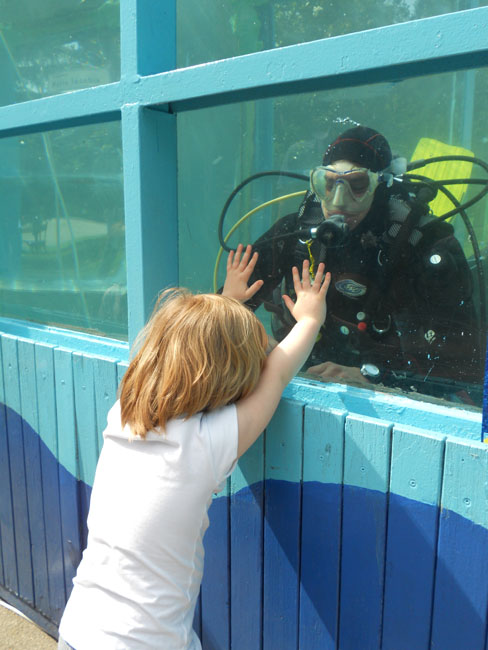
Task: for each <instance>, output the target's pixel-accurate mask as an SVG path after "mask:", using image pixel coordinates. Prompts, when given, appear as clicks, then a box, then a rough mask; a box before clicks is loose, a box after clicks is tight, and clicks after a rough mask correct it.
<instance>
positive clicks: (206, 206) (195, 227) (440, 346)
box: [178, 69, 488, 406]
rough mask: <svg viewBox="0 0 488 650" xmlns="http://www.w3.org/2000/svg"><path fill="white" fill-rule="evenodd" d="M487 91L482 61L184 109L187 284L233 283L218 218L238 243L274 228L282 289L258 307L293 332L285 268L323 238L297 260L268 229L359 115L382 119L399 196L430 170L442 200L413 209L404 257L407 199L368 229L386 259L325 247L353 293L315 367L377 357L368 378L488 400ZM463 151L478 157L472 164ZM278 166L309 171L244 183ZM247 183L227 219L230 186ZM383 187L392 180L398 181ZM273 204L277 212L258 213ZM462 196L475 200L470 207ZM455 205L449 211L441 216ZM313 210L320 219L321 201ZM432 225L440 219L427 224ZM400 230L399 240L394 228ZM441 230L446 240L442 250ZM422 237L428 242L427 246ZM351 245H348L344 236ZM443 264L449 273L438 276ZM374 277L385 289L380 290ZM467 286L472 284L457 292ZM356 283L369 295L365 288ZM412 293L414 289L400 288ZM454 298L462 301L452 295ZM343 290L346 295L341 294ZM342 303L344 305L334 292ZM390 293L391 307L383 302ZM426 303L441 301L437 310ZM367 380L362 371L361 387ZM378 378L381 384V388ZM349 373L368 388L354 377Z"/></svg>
mask: <svg viewBox="0 0 488 650" xmlns="http://www.w3.org/2000/svg"><path fill="white" fill-rule="evenodd" d="M487 91H488V71H487V70H486V69H480V70H472V71H466V72H456V73H449V74H440V75H435V76H430V77H424V78H417V79H411V80H406V81H403V82H399V83H383V84H377V85H370V86H363V87H357V88H344V89H339V90H333V91H327V92H317V93H312V94H301V95H294V96H287V97H277V98H275V99H265V100H260V101H257V102H248V103H241V104H234V105H229V106H222V107H218V108H208V109H202V110H196V111H192V112H188V113H183V114H181V115H180V116H179V117H178V145H179V148H178V160H179V233H180V249H179V259H180V270H179V272H180V281H181V283H182V284H184V285H186V286H189V287H190V288H191V289H195V290H200V291H213V290H217V289H219V287H221V286H222V283H223V279H224V270H225V258H226V253H225V252H224V253H223V254H222V253H221V252H220V243H219V223H220V236H221V237H222V238H226V240H227V244H228V245H230V246H235V245H236V244H237V243H238V242H242V243H244V244H247V243H254V242H256V240H258V239H259V238H260V237H262V236H263V235H264V234H265V233H267V235H266V236H267V237H268V238H269V239H270V243H269V245H268V246H266V245H265V244H262V245H261V248H260V249H259V250H260V251H261V252H260V254H261V257H263V258H267V261H268V266H267V267H265V269H264V271H263V272H265V277H264V278H263V279H265V281H266V282H268V281H269V287H270V289H273V288H274V289H275V291H268V294H267V296H266V302H267V304H266V305H265V304H262V305H261V306H260V307H259V309H258V310H257V312H256V313H257V314H258V316H259V317H260V318H261V319H262V320H263V322H264V323H265V325H266V327H267V329H268V332H269V334H270V336H273V337H274V338H277V339H279V338H280V337H281V336H283V335H284V333H286V331H287V327H288V325H289V323H288V320H287V319H286V318H285V319H284V321H283V320H282V304H281V293H282V292H283V290H284V289H285V286H284V285H283V283H282V282H281V277H280V271H279V268H280V264H281V267H282V268H284V269H285V270H286V269H288V270H289V269H290V267H291V266H292V264H293V263H296V260H297V259H299V258H300V255H302V257H303V256H308V255H309V253H308V252H307V251H308V249H307V240H308V239H311V236H306V233H305V234H302V235H301V236H300V237H295V239H294V240H293V241H294V242H295V243H296V246H297V249H299V252H298V253H297V254H296V255H295V252H294V247H293V246H291V249H292V253H291V254H290V255H289V256H288V257H287V258H286V259H285V260H282V258H281V257H280V255H281V251H280V247H281V248H287V249H289V247H290V244H289V243H288V242H290V241H291V240H289V239H287V238H286V237H282V238H281V239H280V237H277V236H275V235H276V233H273V232H271V233H270V232H269V231H270V228H272V227H273V225H274V224H276V222H277V221H278V220H279V219H280V218H282V217H285V216H286V215H293V214H296V213H297V211H298V209H299V206H300V204H301V201H302V199H303V195H304V193H305V191H306V190H307V188H308V187H309V182H308V176H309V172H310V170H311V169H313V168H315V167H316V166H320V165H321V164H322V157H323V154H324V151H325V150H326V148H327V146H328V144H329V143H330V142H332V141H334V140H335V138H337V136H338V135H339V134H341V133H342V132H344V131H345V130H346V129H349V128H354V127H355V126H357V125H358V124H361V125H367V126H369V127H372V128H374V129H376V130H378V131H380V132H381V133H382V134H383V135H384V136H385V138H386V139H387V140H388V142H389V144H390V147H391V150H392V152H393V155H394V156H395V157H396V163H395V164H396V168H395V169H396V171H394V173H395V174H396V175H397V180H396V181H395V186H394V188H395V189H396V190H398V192H395V193H398V195H399V196H400V198H402V200H404V199H405V198H406V199H407V200H411V199H412V200H413V199H414V198H415V195H416V192H418V191H419V188H420V186H414V187H412V188H411V189H409V188H410V185H409V183H415V182H417V183H418V182H421V180H419V178H414V176H413V175H416V176H417V177H418V176H425V177H426V180H425V183H426V184H427V190H429V188H430V190H429V191H431V192H432V196H433V195H434V194H435V195H436V196H435V198H432V196H430V195H427V199H431V200H430V202H429V203H428V206H429V208H430V211H431V214H428V213H427V208H425V205H426V204H425V202H424V208H423V210H424V213H425V214H424V213H422V214H420V212H421V209H420V208H419V214H420V216H415V220H416V221H415V224H414V225H415V227H412V229H411V230H412V232H409V233H408V236H406V232H407V231H406V230H404V231H402V235H401V236H402V238H403V237H405V238H406V240H407V242H406V244H405V246H406V247H405V248H402V247H401V246H400V247H399V248H396V249H395V250H396V251H399V252H395V255H393V257H394V260H393V261H389V260H387V256H388V255H389V251H391V250H393V248H392V247H393V246H394V244H395V232H394V231H397V232H398V230H399V228H400V225H401V222H402V218H403V217H402V214H403V213H402V214H400V212H401V208H399V207H398V206H397V208H396V209H397V212H396V213H395V214H393V215H391V214H390V210H392V208H390V207H389V208H388V212H387V211H386V208H385V209H384V210H383V212H382V214H381V216H380V218H381V219H383V221H382V222H381V223H382V226H381V228H379V226H378V225H377V224H378V223H379V222H377V224H376V227H374V228H373V227H371V228H369V227H368V228H367V229H366V230H365V232H364V233H363V237H362V240H361V242H359V244H358V241H356V246H357V245H360V247H361V251H360V253H359V254H358V259H359V258H361V256H362V255H363V253H364V255H365V256H366V257H367V258H368V259H369V260H370V262H371V264H372V266H373V267H374V271H372V272H371V273H370V271H369V270H368V269H369V267H367V268H366V269H365V268H364V265H363V266H361V265H359V266H358V265H354V264H352V265H349V266H348V265H345V266H344V268H340V261H341V258H343V259H347V256H348V255H349V253H348V252H347V249H346V248H344V249H342V250H343V252H341V249H340V248H336V249H335V250H332V248H330V246H331V244H330V245H329V244H328V243H326V244H324V246H325V248H327V246H329V249H328V250H327V251H326V253H325V254H324V259H325V261H326V264H327V263H330V264H333V265H335V268H332V267H331V270H333V271H334V270H335V279H334V281H335V282H338V281H339V280H341V279H342V280H350V281H351V282H350V283H349V285H347V283H346V284H343V285H340V286H341V287H342V288H343V291H345V293H343V294H342V300H343V302H344V303H345V304H343V305H342V306H341V305H335V307H334V310H332V309H329V316H328V328H329V330H328V331H327V330H326V331H325V332H324V334H323V336H329V337H330V339H332V338H334V349H333V350H331V349H328V348H327V347H326V348H325V351H323V352H319V353H318V354H316V355H315V356H314V358H313V359H311V360H309V363H308V365H313V366H316V365H320V363H322V362H327V361H333V360H335V362H336V363H337V364H339V363H340V362H341V363H340V365H346V366H349V367H352V368H356V369H357V370H358V372H359V369H360V368H361V367H362V365H363V363H366V362H370V363H371V364H372V365H375V366H377V367H378V368H379V370H380V376H379V377H376V378H375V377H371V378H369V379H368V380H367V381H368V385H374V386H378V387H379V388H380V389H381V388H384V389H385V390H393V391H396V392H402V393H408V394H411V395H419V396H428V397H429V399H430V398H433V399H436V398H440V399H443V400H447V401H450V402H456V401H457V402H461V403H463V404H464V405H474V406H480V403H481V394H482V385H481V377H482V375H483V367H484V358H485V331H486V327H485V326H486V312H487V306H486V301H487V299H486V294H487V279H486V277H487V275H488V274H487V269H486V262H485V260H486V257H487V256H486V250H487V246H488V227H487V224H488V214H487V210H488V204H487V201H486V198H485V197H484V193H485V191H487V189H488V186H487V179H488V174H487V169H488V165H487V161H488V138H487V136H486V133H485V131H484V130H483V129H484V127H483V125H484V124H486V102H485V97H486V93H487ZM453 156H454V158H452V157H453ZM463 156H464V157H466V158H467V159H468V160H463ZM430 157H440V159H439V160H438V161H437V162H435V163H432V164H430V165H429V166H427V167H416V168H415V169H412V170H411V172H410V178H408V177H406V176H405V175H404V174H403V173H402V172H403V170H404V166H405V165H406V164H407V163H409V164H410V163H411V161H412V160H414V159H415V160H416V159H419V158H430ZM402 159H403V160H402ZM268 171H276V172H282V171H286V172H291V173H293V174H295V175H297V176H298V178H296V177H286V176H280V175H266V176H263V177H259V178H256V179H254V180H251V181H250V182H246V181H247V180H248V179H250V178H251V177H252V176H253V175H255V174H258V173H261V172H268ZM439 181H452V182H451V183H444V184H442V183H440V182H439ZM243 182H245V184H244V185H243V186H242V187H241V189H240V190H239V191H238V192H237V193H236V194H235V196H234V198H233V199H232V201H231V202H230V204H229V205H228V206H227V210H226V212H225V214H224V213H223V208H224V206H225V205H226V202H227V201H228V199H229V198H230V197H231V193H232V192H233V190H234V189H235V188H237V187H238V186H239V185H240V184H241V183H243ZM383 186H385V187H386V180H385V181H384V183H383V185H382V187H383ZM443 188H444V190H446V193H444V191H443ZM405 191H406V192H407V194H408V196H407V197H405ZM423 197H424V198H425V194H423ZM268 202H269V205H268ZM263 204H266V205H265V207H264V208H262V209H261V208H260V209H259V210H257V211H256V209H257V208H258V207H260V206H261V207H262V206H263ZM459 204H461V206H462V205H464V204H467V205H466V208H465V209H464V210H459V209H458V208H459ZM266 206H267V207H266ZM315 207H316V208H317V206H315ZM318 209H319V211H320V206H319V207H318ZM452 211H454V212H453V214H452V215H451V216H450V217H446V218H442V219H440V217H443V215H446V214H447V213H449V212H452ZM318 214H319V215H321V212H319V213H318ZM313 218H314V219H316V220H317V218H318V217H317V210H316V211H315V216H314V217H313ZM312 221H313V219H312ZM321 221H322V219H321V218H320V219H319V223H320V222H321ZM393 221H396V222H397V223H398V226H397V225H395V224H394V223H393ZM430 222H432V224H433V225H427V224H429V223H430ZM441 222H442V224H443V225H440V224H441ZM290 223H291V224H295V225H294V226H293V227H292V226H291V225H290V226H288V231H290V230H291V231H292V232H293V228H295V229H296V228H297V226H296V222H294V221H293V219H292V221H291V222H290ZM312 225H313V224H312ZM392 226H394V228H393V230H392V231H391V233H390V235H389V239H388V236H387V235H386V234H385V233H386V232H387V230H389V229H390V227H392ZM424 226H426V227H425V228H424ZM300 227H301V226H300ZM303 227H304V228H307V227H308V226H307V224H305V225H304V226H303ZM422 228H424V229H423V230H422ZM419 229H420V230H419ZM414 231H416V232H414ZM417 231H418V232H417ZM307 232H308V231H307ZM278 234H280V235H281V234H282V231H278ZM349 234H350V235H351V234H352V233H351V232H349ZM273 236H275V239H274V240H272V237H273ZM291 239H293V237H292V238H291ZM298 239H301V240H302V241H301V242H298ZM387 239H388V241H386V240H387ZM440 239H443V240H445V241H444V242H443V244H442V245H439V246H438V247H436V246H437V244H436V242H437V241H438V240H440ZM409 240H410V241H409ZM417 240H421V242H422V243H421V245H419V246H420V247H419V248H417V249H416V248H415V246H417V244H418V241H417ZM327 241H329V240H327ZM342 245H344V246H346V244H343V243H340V244H337V246H342ZM347 246H349V244H347ZM313 250H314V254H315V261H316V262H317V260H318V259H319V258H320V256H321V255H322V253H321V252H320V251H317V245H316V244H315V245H314V249H313ZM380 250H381V253H380ZM419 252H422V254H420V253H419ZM417 253H419V254H417ZM395 256H396V257H395ZM426 256H427V257H426ZM310 259H311V258H310ZM378 260H379V262H378ZM354 261H355V260H352V261H351V262H354ZM414 262H415V264H416V265H417V267H416V268H415V269H414V268H413V264H414ZM381 265H384V266H385V269H386V267H388V272H386V271H385V272H383V270H382V267H381ZM346 266H347V268H346ZM444 267H445V271H446V273H445V274H444V273H443V272H439V270H440V269H442V268H444ZM276 269H278V271H277V270H276ZM274 274H276V275H274ZM368 274H369V275H368ZM365 275H366V276H367V277H364V276H365ZM271 276H273V277H271ZM339 276H340V277H339ZM278 280H279V281H278ZM394 284H395V285H396V289H395V290H394V291H393V289H392V286H393V285H394ZM346 285H347V286H346ZM372 285H374V292H376V293H374V292H373V289H371V290H370V287H372ZM460 285H462V287H463V289H462V291H461V292H460V293H459V296H458V295H457V293H456V291H457V289H458V288H459V286H460ZM364 286H366V287H367V289H368V290H370V294H369V295H370V296H373V298H372V299H371V300H370V301H369V302H366V303H365V301H364V300H363V299H362V298H361V292H362V291H363V289H362V287H364ZM344 287H345V289H344ZM348 287H349V288H348ZM354 290H357V291H359V295H358V296H356V297H355V296H354ZM402 290H404V294H405V295H404V296H400V293H401V291H402ZM392 291H393V293H394V294H395V295H394V296H393V297H391V293H392ZM348 292H349V294H350V295H349V294H348ZM351 292H352V293H351ZM336 294H337V289H336ZM453 296H457V298H456V301H455V302H454V303H452V300H453V299H454V298H453ZM339 298H341V296H340V295H339V296H338V295H336V299H337V300H336V302H338V301H339ZM330 301H331V305H332V292H331V297H330ZM381 301H383V302H385V304H381V305H380V303H381ZM464 303H465V304H464ZM468 303H469V304H468ZM380 307H381V313H380V309H379V308H380ZM426 310H430V311H429V314H430V316H428V317H427V316H426V313H424V312H426ZM363 312H364V313H363ZM360 323H364V324H363V325H361V324H360ZM375 330H378V331H375ZM382 330H384V331H382ZM369 334H371V336H370V337H369V339H368V338H367V337H368V336H369ZM419 337H420V338H419ZM446 340H447V344H446V343H445V341H446ZM368 346H369V347H370V351H369V352H368V351H367V347H368ZM358 350H360V352H358ZM461 350H462V352H460V351H461ZM346 352H347V353H346ZM429 355H430V356H429ZM375 362H376V363H375ZM395 375H396V376H395ZM309 376H310V375H309ZM362 377H363V375H360V376H359V375H356V378H358V379H359V381H360V382H361V381H362V379H361V378H362ZM322 379H326V377H322ZM336 379H339V380H341V377H340V376H338V377H336ZM372 380H379V381H378V383H377V384H373V383H372ZM347 381H348V382H349V383H356V382H355V381H354V379H351V380H349V379H348V380H347Z"/></svg>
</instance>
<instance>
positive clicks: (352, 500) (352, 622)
mask: <svg viewBox="0 0 488 650" xmlns="http://www.w3.org/2000/svg"><path fill="white" fill-rule="evenodd" d="M343 504H344V505H343V522H342V560H341V596H340V624H339V626H340V628H339V643H340V648H341V650H359V649H361V650H377V649H378V648H379V647H380V642H381V614H382V609H383V584H384V560H385V535H386V507H387V496H386V494H384V493H382V492H377V491H375V490H365V489H363V488H358V487H353V486H349V485H345V486H344V493H343Z"/></svg>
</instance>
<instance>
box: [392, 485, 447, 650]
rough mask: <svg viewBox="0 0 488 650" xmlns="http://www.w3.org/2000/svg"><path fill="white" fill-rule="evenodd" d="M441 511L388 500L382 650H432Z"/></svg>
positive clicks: (395, 498) (398, 498)
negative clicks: (434, 589) (429, 648)
mask: <svg viewBox="0 0 488 650" xmlns="http://www.w3.org/2000/svg"><path fill="white" fill-rule="evenodd" d="M437 533H438V508H437V507H433V506H431V505H426V504H424V503H419V502H418V501H413V500H411V499H407V498H405V497H401V496H398V495H396V494H391V495H390V500H389V507H388V541H387V555H386V577H385V604H384V623H383V645H382V650H412V648H428V646H429V637H430V627H431V625H430V624H431V615H432V596H433V588H434V573H435V561H436V558H435V556H436V547H437Z"/></svg>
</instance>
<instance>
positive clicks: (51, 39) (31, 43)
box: [0, 0, 120, 105]
mask: <svg viewBox="0 0 488 650" xmlns="http://www.w3.org/2000/svg"><path fill="white" fill-rule="evenodd" d="M0 16H1V18H0V80H1V82H2V83H1V86H0V88H1V89H0V105H4V104H13V103H15V102H22V101H26V100H30V99H37V98H39V97H45V96H47V95H57V94H58V93H63V92H67V91H69V90H77V89H78V88H87V87H90V86H98V85H100V84H106V83H110V82H112V81H117V79H119V78H120V35H119V30H120V19H119V2H118V0H113V1H109V0H84V1H83V2H67V0H45V1H43V2H32V0H16V2H10V1H9V0H0Z"/></svg>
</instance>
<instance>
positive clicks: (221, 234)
mask: <svg viewBox="0 0 488 650" xmlns="http://www.w3.org/2000/svg"><path fill="white" fill-rule="evenodd" d="M263 176H288V177H289V178H297V179H298V180H301V181H307V182H308V181H309V177H308V176H305V174H296V173H295V172H280V171H269V172H258V173H257V174H253V175H252V176H248V178H246V179H244V180H243V181H242V183H239V185H237V187H235V188H234V189H233V190H232V192H231V193H230V194H229V196H228V198H227V201H226V202H225V205H224V207H223V208H222V212H221V213H220V217H219V225H218V235H219V243H220V245H221V247H222V248H223V249H224V251H227V252H228V253H229V252H230V251H231V250H232V248H230V246H227V244H226V242H225V240H224V219H225V215H226V214H227V210H228V209H229V206H230V204H231V203H232V201H233V200H234V197H235V196H236V194H237V193H238V192H240V191H241V190H242V188H243V187H245V186H246V185H247V184H248V183H250V182H251V181H254V180H256V179H257V178H261V177H263Z"/></svg>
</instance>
